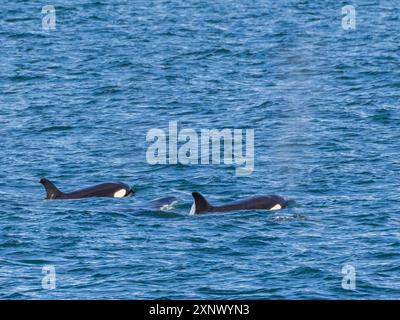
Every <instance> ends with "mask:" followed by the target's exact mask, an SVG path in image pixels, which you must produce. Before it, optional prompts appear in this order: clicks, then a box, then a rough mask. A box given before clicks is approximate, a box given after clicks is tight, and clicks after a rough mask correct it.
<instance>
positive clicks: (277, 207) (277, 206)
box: [269, 204, 282, 210]
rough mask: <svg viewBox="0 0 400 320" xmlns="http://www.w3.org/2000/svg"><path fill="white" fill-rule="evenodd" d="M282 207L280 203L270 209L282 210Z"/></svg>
mask: <svg viewBox="0 0 400 320" xmlns="http://www.w3.org/2000/svg"><path fill="white" fill-rule="evenodd" d="M280 209H282V207H281V205H280V204H276V205H274V206H273V207H272V208H271V209H269V210H280Z"/></svg>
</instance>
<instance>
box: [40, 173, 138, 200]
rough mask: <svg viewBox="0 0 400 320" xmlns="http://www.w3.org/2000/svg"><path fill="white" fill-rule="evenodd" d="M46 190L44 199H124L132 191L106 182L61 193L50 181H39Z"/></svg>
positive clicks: (125, 186)
mask: <svg viewBox="0 0 400 320" xmlns="http://www.w3.org/2000/svg"><path fill="white" fill-rule="evenodd" d="M40 183H41V184H42V185H43V186H44V188H45V189H46V199H79V198H89V197H112V198H125V197H128V196H131V195H133V193H134V192H133V190H132V189H131V188H130V187H129V186H128V185H127V184H125V183H121V182H108V183H101V184H97V185H95V186H92V187H88V188H85V189H80V190H77V191H73V192H68V193H65V192H61V191H60V190H59V189H58V188H57V187H56V186H55V185H54V183H52V182H51V181H50V180H48V179H46V178H42V179H40Z"/></svg>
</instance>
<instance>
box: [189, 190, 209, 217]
mask: <svg viewBox="0 0 400 320" xmlns="http://www.w3.org/2000/svg"><path fill="white" fill-rule="evenodd" d="M192 196H193V199H194V203H193V206H192V210H191V213H193V214H195V213H203V212H207V211H211V210H212V208H213V207H212V205H210V204H209V203H208V201H207V200H206V198H204V197H203V195H202V194H201V193H200V192H193V193H192Z"/></svg>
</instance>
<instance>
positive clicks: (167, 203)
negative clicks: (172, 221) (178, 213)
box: [150, 197, 178, 211]
mask: <svg viewBox="0 0 400 320" xmlns="http://www.w3.org/2000/svg"><path fill="white" fill-rule="evenodd" d="M177 202H178V200H177V199H176V198H175V197H164V198H159V199H155V200H152V201H151V202H150V206H151V208H153V209H156V210H160V211H168V210H171V209H173V207H174V205H175V204H176V203H177Z"/></svg>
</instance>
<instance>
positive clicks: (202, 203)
mask: <svg viewBox="0 0 400 320" xmlns="http://www.w3.org/2000/svg"><path fill="white" fill-rule="evenodd" d="M192 196H193V199H194V202H193V206H192V209H191V211H190V213H191V214H201V213H206V212H228V211H238V210H279V209H282V208H284V207H286V205H287V201H286V200H285V199H283V198H282V197H280V196H276V195H270V196H256V197H252V198H248V199H244V200H241V201H238V202H232V203H228V204H225V205H221V206H213V205H211V204H210V203H209V202H208V201H207V200H206V198H204V196H203V195H202V194H201V193H199V192H193V193H192Z"/></svg>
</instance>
